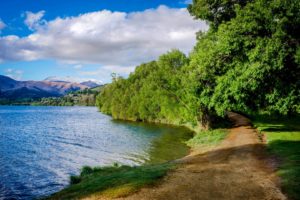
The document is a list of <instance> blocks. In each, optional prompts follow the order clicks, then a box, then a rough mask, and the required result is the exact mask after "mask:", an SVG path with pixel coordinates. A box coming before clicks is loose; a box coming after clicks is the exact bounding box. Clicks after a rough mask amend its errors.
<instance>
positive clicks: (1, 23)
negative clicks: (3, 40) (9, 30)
mask: <svg viewBox="0 0 300 200" xmlns="http://www.w3.org/2000/svg"><path fill="white" fill-rule="evenodd" d="M5 27H6V24H5V23H4V22H3V21H2V19H0V34H1V31H2V30H3V29H4V28H5Z"/></svg>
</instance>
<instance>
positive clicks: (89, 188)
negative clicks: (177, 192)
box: [47, 163, 175, 199]
mask: <svg viewBox="0 0 300 200" xmlns="http://www.w3.org/2000/svg"><path fill="white" fill-rule="evenodd" d="M174 167H175V165H174V164H171V163H164V164H156V165H144V166H125V165H122V166H119V165H117V164H115V165H113V166H107V167H95V168H91V167H88V166H85V167H83V168H82V170H81V173H80V175H79V176H71V180H70V182H71V184H70V186H69V187H67V188H66V189H64V190H62V191H60V192H58V193H55V194H53V195H52V196H50V197H49V198H47V199H79V198H83V197H93V196H104V197H108V198H116V197H122V196H127V195H129V194H131V193H134V192H136V191H137V190H139V189H140V188H141V187H144V186H147V185H152V184H154V183H155V182H156V181H157V180H159V179H161V178H162V177H163V176H165V175H166V174H167V172H168V171H169V170H170V169H172V168H174Z"/></svg>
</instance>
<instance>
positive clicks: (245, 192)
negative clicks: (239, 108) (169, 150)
mask: <svg viewBox="0 0 300 200" xmlns="http://www.w3.org/2000/svg"><path fill="white" fill-rule="evenodd" d="M229 118H230V119H231V120H232V121H233V123H234V128H232V129H230V133H229V135H228V136H227V138H226V139H225V140H224V141H223V142H222V143H221V144H220V145H219V146H218V147H216V148H214V149H211V150H210V151H207V152H204V153H203V152H202V153H200V152H198V153H197V152H194V153H193V154H192V155H190V156H187V157H185V158H183V159H181V160H180V161H178V162H179V163H180V167H179V168H177V169H176V170H174V171H173V172H171V173H169V175H168V176H166V178H164V180H163V181H162V182H161V183H160V184H158V185H157V186H155V187H149V188H144V189H142V190H140V191H139V192H137V193H135V194H133V195H131V196H128V197H126V198H119V199H126V200H156V199H157V200H179V199H180V200H194V199H195V200H196V199H197V200H215V199H222V200H250V199H251V200H282V199H286V197H285V196H284V195H283V194H282V192H281V191H280V187H279V180H278V178H277V176H276V175H275V173H274V169H273V168H272V162H271V160H270V159H268V157H267V156H266V154H265V146H264V144H263V142H262V141H260V139H259V137H258V134H257V132H256V131H255V129H253V128H252V127H251V123H250V121H249V120H248V119H247V118H245V117H243V116H241V115H239V114H236V113H229Z"/></svg>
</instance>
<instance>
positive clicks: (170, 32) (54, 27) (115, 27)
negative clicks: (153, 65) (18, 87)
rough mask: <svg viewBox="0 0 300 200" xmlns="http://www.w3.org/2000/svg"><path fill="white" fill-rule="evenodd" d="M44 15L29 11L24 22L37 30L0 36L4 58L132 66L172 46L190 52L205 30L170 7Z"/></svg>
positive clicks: (1, 57) (156, 55) (201, 24)
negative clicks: (46, 17)
mask: <svg viewBox="0 0 300 200" xmlns="http://www.w3.org/2000/svg"><path fill="white" fill-rule="evenodd" d="M43 15H44V11H40V12H38V13H35V14H34V13H31V12H27V17H26V20H25V21H27V22H26V23H27V25H28V26H29V27H30V28H32V29H35V32H34V33H33V34H31V35H29V36H27V37H23V38H20V37H17V36H5V37H0V59H2V60H4V61H7V60H38V59H55V60H59V61H63V62H69V63H74V64H76V63H78V64H82V63H98V64H101V65H104V66H122V67H123V66H133V65H137V64H139V63H141V62H146V61H150V60H153V59H156V58H157V57H158V56H159V55H160V54H162V53H165V52H167V51H168V50H170V49H173V48H178V49H180V50H182V51H184V52H185V53H187V52H189V51H190V50H191V49H192V47H193V46H194V44H195V33H196V32H197V31H199V30H207V25H206V24H205V23H204V22H201V21H195V20H194V19H193V18H192V17H191V16H190V15H189V13H188V11H187V10H186V9H172V8H168V7H166V6H160V7H158V8H157V9H148V10H145V11H142V12H132V13H124V12H111V11H108V10H103V11H98V12H91V13H86V14H82V15H79V16H77V17H67V18H57V19H55V20H52V21H48V22H43V23H41V21H43V20H42V16H43ZM1 49H2V50H1ZM3 49H5V51H3Z"/></svg>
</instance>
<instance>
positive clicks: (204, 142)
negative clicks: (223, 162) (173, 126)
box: [186, 129, 228, 148]
mask: <svg viewBox="0 0 300 200" xmlns="http://www.w3.org/2000/svg"><path fill="white" fill-rule="evenodd" d="M227 133H228V130H226V129H214V130H207V131H200V132H198V133H197V134H196V135H195V136H194V137H193V138H192V139H190V140H188V141H187V142H186V144H187V145H188V146H190V147H192V148H200V147H209V146H215V145H217V144H219V143H220V142H221V141H222V140H223V139H224V138H225V137H226V135H227Z"/></svg>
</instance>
